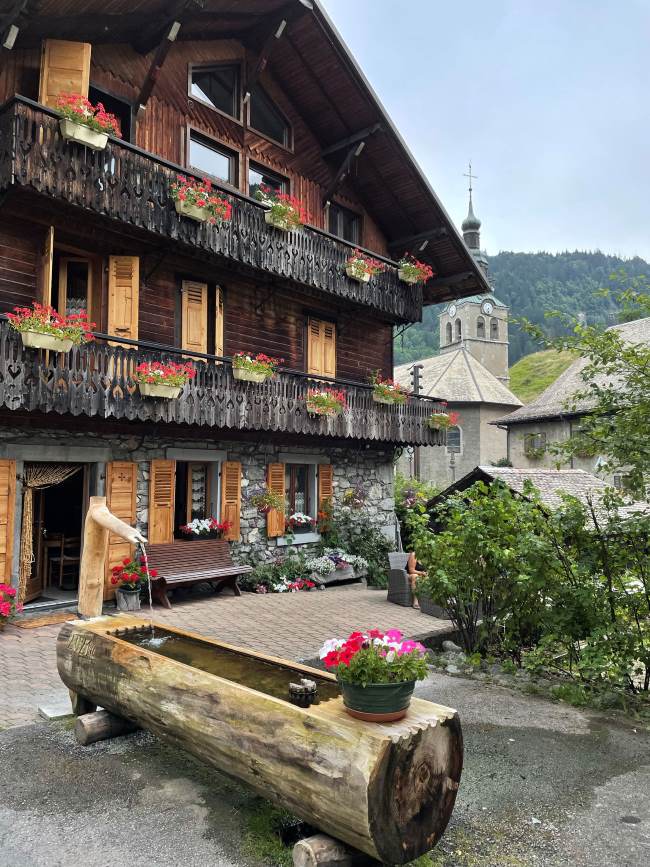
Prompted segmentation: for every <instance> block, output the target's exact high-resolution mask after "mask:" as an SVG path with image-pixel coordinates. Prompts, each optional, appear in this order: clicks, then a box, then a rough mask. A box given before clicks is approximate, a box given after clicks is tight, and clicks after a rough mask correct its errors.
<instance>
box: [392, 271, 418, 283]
mask: <svg viewBox="0 0 650 867" xmlns="http://www.w3.org/2000/svg"><path fill="white" fill-rule="evenodd" d="M397 276H398V277H399V279H400V280H401V281H402V283H411V284H413V283H419V282H420V278H419V277H413V276H412V275H409V274H408V272H407V271H405V269H404V268H398V269H397Z"/></svg>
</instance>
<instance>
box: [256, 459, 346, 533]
mask: <svg viewBox="0 0 650 867" xmlns="http://www.w3.org/2000/svg"><path fill="white" fill-rule="evenodd" d="M266 483H267V487H268V488H269V489H270V490H272V491H273V492H274V493H276V494H279V495H280V496H281V497H282V498H283V499H284V502H285V513H286V514H283V513H281V512H280V510H276V509H272V510H271V511H270V512H269V513H268V514H267V521H266V528H267V536H268V537H269V538H273V537H281V536H283V535H284V532H285V523H286V519H287V518H289V517H290V516H291V515H293V514H295V513H301V514H303V515H309V516H310V517H311V518H314V519H316V520H318V517H319V513H320V512H322V511H323V509H324V508H325V506H326V505H327V503H328V502H329V501H331V499H332V496H333V471H332V466H331V465H330V464H316V463H304V462H302V461H301V459H300V456H299V455H296V459H295V461H293V460H286V461H285V462H284V463H281V464H280V463H278V464H269V465H268V467H267V473H266ZM310 540H313V537H310V538H309V539H307V538H302V537H301V535H297V536H296V542H297V543H300V542H301V541H305V542H306V541H310Z"/></svg>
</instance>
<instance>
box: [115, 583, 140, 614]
mask: <svg viewBox="0 0 650 867" xmlns="http://www.w3.org/2000/svg"><path fill="white" fill-rule="evenodd" d="M115 604H116V606H117V610H118V611H139V610H140V591H139V590H122V588H121V587H118V589H117V590H116V591H115Z"/></svg>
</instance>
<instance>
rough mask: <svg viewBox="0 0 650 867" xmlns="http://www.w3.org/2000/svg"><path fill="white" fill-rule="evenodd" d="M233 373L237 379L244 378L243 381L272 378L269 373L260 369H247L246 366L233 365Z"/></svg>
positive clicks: (262, 380) (259, 380)
mask: <svg viewBox="0 0 650 867" xmlns="http://www.w3.org/2000/svg"><path fill="white" fill-rule="evenodd" d="M232 375H233V377H234V378H235V379H240V380H242V382H266V380H267V379H269V378H270V376H269V374H267V373H262V372H261V371H258V370H246V369H245V368H244V367H233V369H232Z"/></svg>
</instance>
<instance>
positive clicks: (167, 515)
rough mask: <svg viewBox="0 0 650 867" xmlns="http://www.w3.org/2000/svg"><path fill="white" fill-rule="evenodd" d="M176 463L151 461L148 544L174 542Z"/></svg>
mask: <svg viewBox="0 0 650 867" xmlns="http://www.w3.org/2000/svg"><path fill="white" fill-rule="evenodd" d="M175 489H176V461H168V460H153V461H151V470H150V477H149V534H148V535H149V542H150V543H151V544H152V545H158V544H161V543H165V542H173V541H174V494H175Z"/></svg>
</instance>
